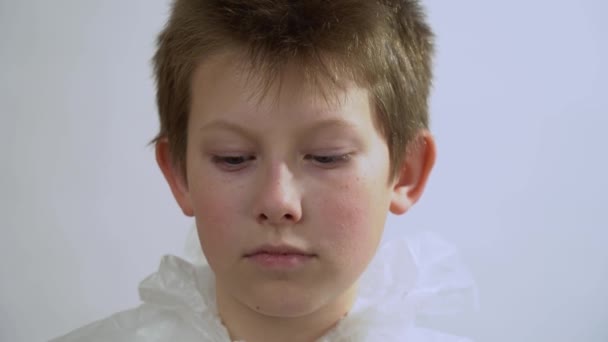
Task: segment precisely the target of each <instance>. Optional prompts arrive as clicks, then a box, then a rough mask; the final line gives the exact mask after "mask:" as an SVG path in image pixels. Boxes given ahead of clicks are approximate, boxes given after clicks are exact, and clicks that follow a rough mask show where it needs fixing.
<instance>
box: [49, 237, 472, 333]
mask: <svg viewBox="0 0 608 342" xmlns="http://www.w3.org/2000/svg"><path fill="white" fill-rule="evenodd" d="M198 246H199V245H198V238H197V237H196V234H192V235H191V236H190V238H189V242H188V243H187V254H189V255H190V258H191V260H190V261H186V260H184V259H182V258H179V257H176V256H172V255H167V256H164V257H163V258H162V260H161V263H160V267H159V269H158V271H157V272H156V273H153V274H152V275H150V276H148V277H147V278H146V279H144V280H143V281H142V282H141V284H140V286H139V294H140V298H141V300H142V302H143V303H142V304H141V305H140V306H139V307H137V308H134V309H131V310H127V311H123V312H120V313H117V314H114V315H112V316H110V317H108V318H106V319H103V320H100V321H97V322H94V323H91V324H89V325H86V326H84V327H82V328H80V329H77V330H75V331H74V332H71V333H69V334H67V335H65V336H63V337H59V338H56V339H54V340H51V342H76V341H79V342H80V341H87V342H102V341H103V342H108V341H112V342H161V341H163V342H164V341H172V342H174V341H180V342H203V341H209V342H229V341H230V339H229V337H228V332H227V331H226V329H225V327H224V326H223V325H222V323H221V321H220V319H219V316H218V314H217V307H216V306H215V288H214V286H215V282H214V275H213V272H212V271H211V270H210V268H209V267H208V266H207V264H206V262H205V260H204V257H203V254H202V253H201V251H200V247H198ZM476 308H477V291H476V287H475V283H474V281H473V278H472V277H471V275H470V273H469V272H468V271H467V269H466V268H465V266H464V265H463V263H462V261H461V260H460V258H459V256H458V254H457V251H456V250H455V248H454V247H453V246H452V245H450V244H449V243H447V242H446V241H444V240H442V239H441V238H440V237H438V236H437V235H435V234H431V233H423V234H420V235H417V236H414V237H410V238H404V239H398V240H392V241H388V242H387V243H385V244H384V245H383V246H382V247H381V248H380V250H379V252H378V254H377V255H376V257H375V258H374V260H373V261H372V262H371V264H370V266H369V267H368V269H367V270H366V271H365V273H364V274H363V276H362V278H361V279H360V286H359V293H358V297H357V300H356V302H355V304H354V306H353V309H352V310H351V312H349V314H348V315H347V316H346V317H345V318H343V319H342V320H341V321H340V322H339V323H338V324H337V325H336V327H335V328H334V329H332V330H331V331H330V332H328V334H326V335H325V336H324V337H322V338H321V339H320V340H319V341H320V342H347V341H348V342H358V341H361V342H363V341H366V342H367V341H395V342H396V341H405V342H466V341H470V340H469V339H466V338H463V337H458V336H452V335H448V334H443V333H441V332H438V331H433V330H430V329H426V328H422V327H419V326H417V325H416V318H418V317H429V316H434V315H446V314H458V313H459V312H462V311H463V310H471V309H476Z"/></svg>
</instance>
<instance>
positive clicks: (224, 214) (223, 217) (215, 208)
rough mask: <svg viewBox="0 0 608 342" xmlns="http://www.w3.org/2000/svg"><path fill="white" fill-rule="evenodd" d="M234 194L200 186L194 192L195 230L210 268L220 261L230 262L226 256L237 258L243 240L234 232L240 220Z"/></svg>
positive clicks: (224, 190)
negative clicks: (237, 221)
mask: <svg viewBox="0 0 608 342" xmlns="http://www.w3.org/2000/svg"><path fill="white" fill-rule="evenodd" d="M235 193H238V192H234V191H226V188H225V187H223V188H216V187H204V186H199V187H198V188H196V191H195V192H193V196H192V200H193V206H194V212H195V217H196V226H197V230H198V233H199V236H200V239H201V244H202V247H203V251H204V253H205V256H206V257H207V259H208V261H209V263H210V265H211V266H214V264H215V263H216V262H217V261H220V260H223V261H229V260H231V258H227V257H225V256H227V254H228V255H230V254H231V253H234V254H238V246H240V244H239V241H240V239H242V236H241V235H240V234H238V231H237V230H236V229H234V228H235V227H237V226H238V225H237V224H236V220H237V219H238V217H239V216H238V214H237V213H238V212H239V207H238V203H237V202H236V201H235V199H234V194H235ZM218 256H219V257H218ZM222 256H224V257H222Z"/></svg>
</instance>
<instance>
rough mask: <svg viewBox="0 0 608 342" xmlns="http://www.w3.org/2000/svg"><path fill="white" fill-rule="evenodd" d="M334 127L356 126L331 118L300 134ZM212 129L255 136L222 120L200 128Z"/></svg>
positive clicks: (349, 127) (308, 127)
mask: <svg viewBox="0 0 608 342" xmlns="http://www.w3.org/2000/svg"><path fill="white" fill-rule="evenodd" d="M334 127H335V128H338V129H347V130H355V129H356V128H357V125H356V124H354V123H352V122H349V121H346V120H342V119H336V118H332V119H323V120H318V121H315V122H314V123H312V124H311V125H308V126H305V127H304V128H303V129H301V130H300V131H301V132H310V131H318V130H321V129H328V128H334ZM214 129H219V130H228V131H234V132H236V133H238V134H241V135H243V136H246V137H248V138H253V137H254V136H255V134H254V133H253V132H251V130H249V129H248V128H247V127H245V126H243V125H240V124H238V123H235V122H230V121H227V120H222V119H218V120H213V121H211V122H208V123H206V124H204V125H203V126H202V127H201V128H200V130H201V131H206V130H214Z"/></svg>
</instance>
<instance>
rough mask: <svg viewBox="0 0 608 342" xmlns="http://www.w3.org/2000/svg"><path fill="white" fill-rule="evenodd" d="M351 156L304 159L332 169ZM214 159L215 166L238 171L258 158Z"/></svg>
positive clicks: (223, 157)
mask: <svg viewBox="0 0 608 342" xmlns="http://www.w3.org/2000/svg"><path fill="white" fill-rule="evenodd" d="M351 155H352V154H351V153H346V154H339V155H328V156H315V155H312V154H307V155H305V156H304V159H305V160H313V161H314V162H317V163H319V164H320V165H322V166H325V167H328V166H329V167H331V166H336V165H338V164H343V163H346V162H348V161H349V160H350V158H351ZM212 159H213V162H214V163H215V164H218V165H221V166H224V167H228V168H233V169H237V170H238V169H240V167H242V166H243V164H244V163H246V162H248V161H251V160H255V159H256V158H255V157H254V156H217V155H215V156H213V158H212ZM235 162H236V163H235Z"/></svg>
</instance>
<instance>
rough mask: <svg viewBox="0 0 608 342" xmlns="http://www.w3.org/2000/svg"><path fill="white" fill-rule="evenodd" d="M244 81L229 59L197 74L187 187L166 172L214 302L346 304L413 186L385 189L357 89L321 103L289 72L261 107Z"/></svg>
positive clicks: (310, 309)
mask: <svg viewBox="0 0 608 342" xmlns="http://www.w3.org/2000/svg"><path fill="white" fill-rule="evenodd" d="M247 76H250V75H246V74H242V73H241V72H239V71H238V70H237V69H236V68H235V67H234V61H231V60H230V58H223V59H219V58H218V59H214V60H208V61H206V62H205V63H203V64H202V65H201V66H200V67H199V68H198V69H197V71H196V72H195V74H194V75H193V82H192V103H191V113H190V121H189V126H188V142H187V146H188V148H187V157H186V158H187V159H186V163H187V167H186V171H187V172H186V174H187V182H183V181H180V180H179V177H178V176H177V174H178V173H173V174H171V172H172V171H171V172H170V171H168V170H165V169H163V171H164V172H165V175H166V176H167V177H168V178H171V177H173V181H171V180H170V181H169V183H170V184H171V186H172V190H173V192H174V194H175V197H176V198H177V200H178V203H179V204H180V206H181V208H182V210H183V211H184V213H186V214H187V215H193V216H194V217H195V219H196V224H197V229H198V233H199V237H200V241H201V245H202V248H203V251H204V254H205V256H206V258H207V261H208V263H209V265H210V267H211V268H212V269H213V271H214V273H215V275H216V281H217V287H218V292H217V296H218V298H217V300H218V304H220V305H225V306H227V307H239V306H241V307H247V308H249V309H251V310H255V311H257V312H259V313H262V314H264V315H270V316H280V317H301V316H304V315H307V314H311V313H314V312H319V310H324V309H326V310H331V309H330V307H332V305H333V304H336V305H340V304H338V303H342V304H345V303H346V305H348V303H349V302H350V301H351V300H352V297H353V295H354V292H355V286H354V284H355V283H356V280H357V279H358V277H359V276H360V275H361V273H362V272H363V271H364V269H365V268H366V266H367V265H368V263H369V262H370V260H371V258H372V257H373V255H374V253H375V251H376V248H377V246H378V243H379V241H380V239H381V236H382V232H383V228H384V224H385V219H386V215H387V212H388V210H389V209H391V210H393V211H394V212H396V213H402V212H404V211H405V210H407V207H408V203H409V202H411V201H415V198H411V196H412V195H411V193H410V192H408V191H409V190H408V189H410V188H408V187H409V186H411V184H407V181H404V180H403V179H399V178H400V177H397V178H396V179H395V180H392V181H389V166H390V165H389V151H388V147H387V144H386V142H385V139H384V138H383V137H382V135H381V134H380V133H379V132H378V130H377V129H376V127H375V125H374V121H373V116H374V113H373V110H372V106H371V105H370V102H369V98H368V97H369V96H368V92H367V91H366V90H365V89H361V88H358V87H357V86H355V85H354V84H346V86H345V87H344V91H339V92H338V93H337V96H336V97H335V99H337V101H331V100H330V101H326V100H325V98H324V97H323V95H322V94H321V93H320V92H313V91H310V88H309V87H302V86H301V85H302V84H304V80H303V78H302V77H301V74H300V73H299V72H298V71H297V69H296V68H288V70H287V72H286V73H285V75H284V77H283V79H282V81H281V87H280V92H278V88H276V84H275V85H273V88H271V89H270V90H269V91H268V92H267V93H266V96H265V97H262V98H260V96H259V95H260V91H259V89H260V87H259V83H258V82H256V80H255V79H253V80H252V79H250V78H249V79H248V78H247ZM254 77H255V74H254ZM248 80H249V81H248ZM276 83H277V84H278V83H279V82H276ZM333 98H334V97H331V99H333ZM161 167H162V165H161ZM424 178H425V179H426V175H425V176H424ZM414 183H415V182H414ZM423 183H424V182H423ZM277 246H278V250H273V249H272V247H277ZM289 248H292V249H295V250H296V251H293V250H282V249H289Z"/></svg>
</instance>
